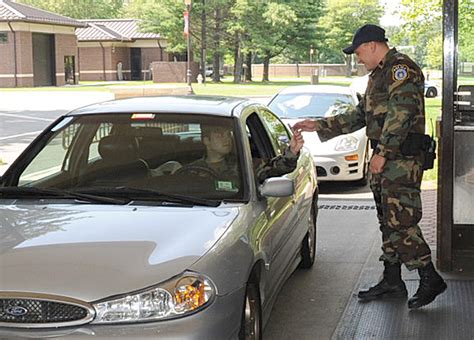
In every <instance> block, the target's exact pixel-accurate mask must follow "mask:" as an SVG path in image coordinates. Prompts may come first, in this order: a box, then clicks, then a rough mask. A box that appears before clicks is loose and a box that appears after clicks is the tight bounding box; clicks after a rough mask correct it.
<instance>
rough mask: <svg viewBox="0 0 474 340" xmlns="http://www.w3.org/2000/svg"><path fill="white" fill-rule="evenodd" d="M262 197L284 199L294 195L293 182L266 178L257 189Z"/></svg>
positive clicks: (287, 179) (278, 178)
mask: <svg viewBox="0 0 474 340" xmlns="http://www.w3.org/2000/svg"><path fill="white" fill-rule="evenodd" d="M259 191H260V194H261V195H262V196H264V197H286V196H291V195H293V194H294V193H295V185H294V183H293V180H291V179H289V178H285V177H271V178H267V179H266V180H265V181H264V182H263V183H262V184H261V185H260V187H259Z"/></svg>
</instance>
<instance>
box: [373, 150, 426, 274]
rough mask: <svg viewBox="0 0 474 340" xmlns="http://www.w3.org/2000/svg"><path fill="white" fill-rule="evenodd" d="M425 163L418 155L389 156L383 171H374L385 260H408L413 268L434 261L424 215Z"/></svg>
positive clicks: (374, 184) (407, 264)
mask: <svg viewBox="0 0 474 340" xmlns="http://www.w3.org/2000/svg"><path fill="white" fill-rule="evenodd" d="M422 177H423V170H422V167H421V163H420V162H418V161H417V160H414V159H396V160H387V162H386V164H385V168H384V171H383V173H381V174H371V176H370V188H371V190H372V192H373V194H374V199H375V204H376V207H377V217H378V220H379V222H380V231H381V232H382V242H383V244H382V251H383V254H382V256H381V257H380V260H381V261H387V262H390V263H399V262H401V263H404V264H405V265H406V267H407V268H408V269H409V270H413V269H417V268H420V267H424V266H425V265H427V264H428V263H429V262H430V261H431V250H430V248H429V246H428V244H427V243H426V241H425V239H424V238H423V235H422V232H421V229H420V227H419V226H418V222H419V221H420V219H421V214H422V211H421V197H420V186H421V179H422Z"/></svg>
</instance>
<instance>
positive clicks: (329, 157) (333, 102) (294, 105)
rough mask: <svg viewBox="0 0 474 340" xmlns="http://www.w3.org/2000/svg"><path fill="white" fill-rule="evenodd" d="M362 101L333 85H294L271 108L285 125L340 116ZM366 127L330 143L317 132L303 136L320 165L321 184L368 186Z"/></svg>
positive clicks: (273, 99) (277, 97)
mask: <svg viewBox="0 0 474 340" xmlns="http://www.w3.org/2000/svg"><path fill="white" fill-rule="evenodd" d="M358 102H359V100H358V98H357V94H356V92H354V91H352V90H351V89H350V88H348V87H343V86H329V85H301V86H291V87H287V88H285V89H283V90H282V91H280V92H279V93H277V94H276V95H275V96H274V97H273V98H272V99H271V100H270V102H269V104H268V106H269V107H270V109H271V110H272V111H273V112H274V113H276V114H277V115H278V116H279V117H280V118H281V119H282V120H283V121H284V122H285V123H287V124H288V125H293V124H295V123H296V122H298V121H300V120H303V119H306V118H315V119H317V118H321V117H327V116H331V115H336V114H339V113H341V112H344V110H347V109H351V108H354V107H355V105H357V103H358ZM365 130H366V129H365V127H364V128H362V129H360V130H357V131H355V132H353V133H348V134H345V135H341V136H338V137H335V138H332V139H330V140H328V141H326V142H321V141H320V140H319V137H318V135H317V134H316V133H307V132H305V133H303V134H304V138H305V145H307V147H308V148H309V149H310V151H311V154H312V155H313V158H314V162H315V164H316V169H317V174H318V180H319V181H321V182H322V181H354V182H356V183H357V184H360V185H366V184H367V178H368V177H367V176H368V169H369V166H368V164H369V159H370V149H369V145H368V138H367V136H366V133H365Z"/></svg>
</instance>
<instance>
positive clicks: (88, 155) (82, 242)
mask: <svg viewBox="0 0 474 340" xmlns="http://www.w3.org/2000/svg"><path fill="white" fill-rule="evenodd" d="M209 127H219V128H222V127H223V128H225V129H228V130H227V132H228V136H229V138H231V141H232V142H231V143H226V145H227V146H228V151H229V154H228V155H229V160H231V161H232V162H233V163H231V164H232V168H231V170H229V171H228V172H225V173H218V172H216V171H214V170H212V169H211V168H207V167H204V166H202V165H196V162H197V161H199V160H201V159H202V158H203V155H204V152H205V148H204V145H203V143H202V141H201V139H202V133H203V131H204V130H205V129H208V128H209ZM290 137H291V131H290V130H288V128H287V127H286V126H285V124H284V123H282V122H281V121H280V120H279V119H278V118H277V117H276V116H275V115H274V114H273V113H272V112H270V110H269V109H268V108H266V107H265V106H263V105H261V104H257V103H254V102H251V101H249V100H246V99H238V98H222V97H199V96H187V97H157V98H152V97H142V98H131V99H124V100H118V101H111V102H105V103H101V104H94V105H91V106H87V107H84V108H81V109H77V110H75V111H72V112H70V113H68V114H66V115H64V116H63V117H61V118H59V119H58V120H57V121H55V122H54V123H53V124H51V125H50V126H49V127H48V128H47V129H46V130H45V131H44V132H43V133H41V134H40V136H39V137H38V138H36V139H35V141H34V142H33V143H32V144H31V145H30V146H29V147H28V148H27V149H26V150H25V151H24V152H23V153H22V154H21V155H20V157H19V158H18V159H17V160H16V161H15V162H14V163H13V164H12V165H11V166H10V167H9V168H8V170H7V171H6V172H5V174H4V175H3V176H2V177H1V178H0V235H1V238H0V273H1V280H0V338H2V339H4V338H22V337H27V338H35V339H37V338H43V337H51V338H52V337H61V338H62V337H68V336H71V337H79V338H92V337H97V338H99V339H105V338H126V339H142V338H154V337H160V338H167V339H235V338H241V339H260V338H261V335H262V331H263V327H264V325H265V322H266V321H267V320H268V318H269V314H270V311H271V309H272V305H273V303H274V301H275V299H276V297H277V293H278V292H279V290H280V289H281V288H282V287H283V283H284V282H285V280H286V279H287V278H288V277H289V276H290V274H291V273H292V272H293V271H294V270H295V268H297V267H298V266H300V267H301V268H310V267H311V266H312V265H313V262H314V260H315V254H316V253H315V250H316V249H315V247H316V218H317V213H318V210H317V209H318V208H317V198H318V187H317V180H316V174H315V170H314V165H313V161H312V158H311V155H310V154H309V152H308V151H306V150H305V149H303V150H302V151H301V154H300V157H299V159H298V165H297V168H296V169H295V170H294V171H293V172H291V173H288V174H286V175H284V176H281V177H272V178H266V179H265V180H264V181H263V182H260V181H259V182H257V180H256V174H255V170H254V169H255V166H254V161H258V160H261V159H266V158H272V157H274V156H276V155H279V154H281V153H282V152H283V150H285V149H286V147H287V146H288V144H289V139H290Z"/></svg>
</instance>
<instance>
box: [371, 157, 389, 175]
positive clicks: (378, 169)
mask: <svg viewBox="0 0 474 340" xmlns="http://www.w3.org/2000/svg"><path fill="white" fill-rule="evenodd" d="M386 161H387V159H386V158H385V157H382V156H379V155H377V154H374V155H373V156H372V159H371V160H370V165H369V170H370V172H371V173H373V174H381V173H382V172H383V168H384V166H385V162H386Z"/></svg>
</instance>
